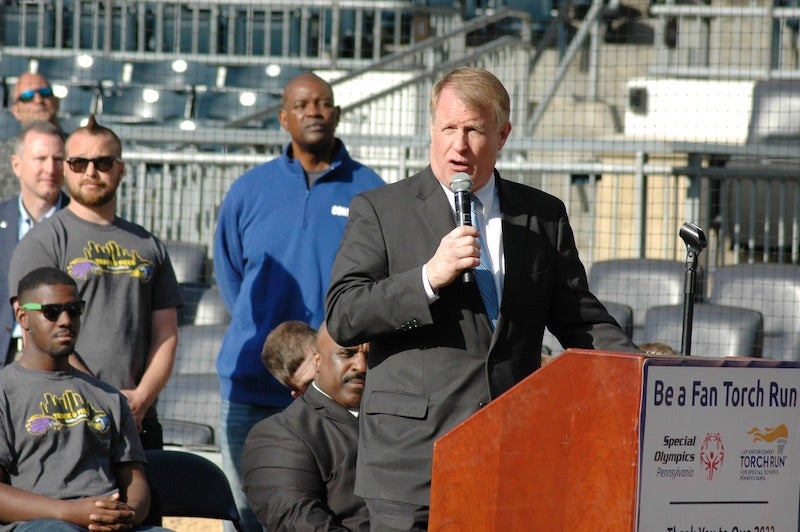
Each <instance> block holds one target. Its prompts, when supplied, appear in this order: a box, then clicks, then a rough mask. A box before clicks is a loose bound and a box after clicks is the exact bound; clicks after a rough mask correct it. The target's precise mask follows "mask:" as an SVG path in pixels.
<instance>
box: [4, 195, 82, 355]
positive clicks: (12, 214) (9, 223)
mask: <svg viewBox="0 0 800 532" xmlns="http://www.w3.org/2000/svg"><path fill="white" fill-rule="evenodd" d="M60 201H61V206H62V207H63V206H65V205H66V204H67V203H69V196H67V195H66V194H64V193H63V192H62V193H61V199H60ZM18 234H19V196H14V197H13V198H11V199H9V200H6V201H4V202H2V203H0V367H2V366H3V365H5V362H6V350H7V349H8V344H9V342H10V341H11V331H12V330H13V328H14V322H15V318H14V310H13V308H12V307H11V304H10V303H9V301H8V269H9V267H10V266H11V255H13V254H14V248H15V247H17V235H18Z"/></svg>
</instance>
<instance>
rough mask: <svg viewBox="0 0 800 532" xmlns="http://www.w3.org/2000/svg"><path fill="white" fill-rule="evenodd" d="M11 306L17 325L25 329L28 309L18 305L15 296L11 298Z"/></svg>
mask: <svg viewBox="0 0 800 532" xmlns="http://www.w3.org/2000/svg"><path fill="white" fill-rule="evenodd" d="M11 306H13V307H14V315H15V316H16V318H17V322H19V326H20V327H22V328H23V329H25V330H26V331H27V330H28V328H29V326H28V311H26V310H25V309H24V308H22V307H21V306H19V301H18V300H17V298H16V297H15V298H13V299H12V300H11Z"/></svg>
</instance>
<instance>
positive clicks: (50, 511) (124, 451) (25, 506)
mask: <svg viewBox="0 0 800 532" xmlns="http://www.w3.org/2000/svg"><path fill="white" fill-rule="evenodd" d="M16 293H17V294H18V296H17V300H18V302H19V306H18V308H17V310H16V317H17V320H18V321H19V324H20V326H21V327H22V328H23V329H24V330H25V331H26V342H25V347H24V348H23V351H22V356H21V357H20V358H19V360H18V361H16V362H14V363H13V364H11V365H9V366H6V367H5V368H4V369H3V370H2V371H0V434H2V437H0V530H14V531H18V532H23V531H25V532H33V531H47V532H61V531H65V532H66V531H70V532H74V531H76V530H77V531H80V530H87V529H89V528H90V527H91V530H151V531H155V530H161V531H163V530H166V529H164V528H161V527H137V525H139V524H140V523H141V522H142V521H143V520H144V518H145V517H146V516H147V513H148V511H149V509H150V490H149V488H148V485H147V480H146V478H145V474H144V469H143V466H142V464H143V462H144V461H145V454H144V450H143V449H142V444H141V442H140V440H139V433H138V431H137V430H136V423H135V422H134V419H133V414H132V413H131V410H130V408H129V407H128V401H127V400H126V399H125V396H123V395H122V394H121V393H120V392H119V391H117V390H116V389H115V388H113V387H111V386H109V385H107V384H105V383H103V382H101V381H99V380H97V379H96V378H94V377H92V376H89V375H87V374H85V373H82V372H80V371H78V370H76V369H74V368H73V367H71V366H70V365H69V356H70V354H72V352H73V350H74V348H75V342H76V340H77V338H78V332H79V331H80V316H81V314H82V313H83V310H84V307H85V302H84V301H80V300H79V298H78V288H77V286H76V285H75V281H73V280H72V278H71V277H70V276H69V275H68V274H67V273H66V272H63V271H60V270H58V269H55V268H39V269H36V270H34V271H32V272H30V273H28V274H27V275H25V276H24V277H23V278H22V279H21V280H20V282H19V285H18V290H17V291H16ZM3 525H5V526H3Z"/></svg>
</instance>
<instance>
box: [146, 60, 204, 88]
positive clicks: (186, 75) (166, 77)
mask: <svg viewBox="0 0 800 532" xmlns="http://www.w3.org/2000/svg"><path fill="white" fill-rule="evenodd" d="M217 76H218V69H217V67H215V66H212V65H206V64H204V63H198V62H196V61H186V60H184V59H176V60H174V61H148V62H142V63H132V72H131V83H132V84H134V85H148V86H155V87H162V88H166V89H170V90H173V91H185V92H191V91H192V90H193V89H194V88H196V87H204V88H213V87H215V86H217Z"/></svg>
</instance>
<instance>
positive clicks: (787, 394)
mask: <svg viewBox="0 0 800 532" xmlns="http://www.w3.org/2000/svg"><path fill="white" fill-rule="evenodd" d="M643 377H644V385H643V391H644V393H643V394H642V395H643V397H642V401H643V405H642V418H641V422H640V430H641V437H640V442H641V452H640V454H639V495H638V501H639V503H638V505H637V507H638V516H637V529H638V530H640V531H642V532H651V531H659V532H661V531H663V532H703V531H705V532H712V531H713V532H723V531H726V532H734V531H739V532H744V531H752V532H794V531H797V530H800V517H798V516H799V515H800V408H798V406H800V405H799V403H800V365H798V364H793V363H785V362H777V361H770V360H759V359H708V358H706V359H703V358H695V357H688V358H680V359H675V358H668V359H659V358H650V359H648V360H647V361H646V362H645V365H644V374H643Z"/></svg>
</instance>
